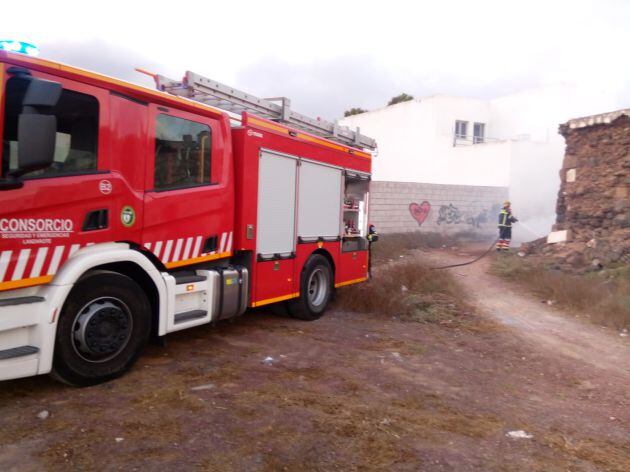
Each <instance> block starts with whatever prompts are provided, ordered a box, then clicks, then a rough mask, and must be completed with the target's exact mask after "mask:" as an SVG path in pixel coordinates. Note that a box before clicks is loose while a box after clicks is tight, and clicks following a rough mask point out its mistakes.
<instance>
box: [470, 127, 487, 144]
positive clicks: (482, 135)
mask: <svg viewBox="0 0 630 472" xmlns="http://www.w3.org/2000/svg"><path fill="white" fill-rule="evenodd" d="M485 139H486V124H485V123H475V125H474V127H473V144H477V143H483V142H484V141H485Z"/></svg>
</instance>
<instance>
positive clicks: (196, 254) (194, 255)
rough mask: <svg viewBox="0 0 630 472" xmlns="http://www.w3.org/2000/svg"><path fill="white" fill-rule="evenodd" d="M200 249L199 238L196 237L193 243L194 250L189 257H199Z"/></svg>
mask: <svg viewBox="0 0 630 472" xmlns="http://www.w3.org/2000/svg"><path fill="white" fill-rule="evenodd" d="M200 249H201V236H197V240H196V241H195V249H193V252H192V254H191V257H197V256H198V255H199V250H200Z"/></svg>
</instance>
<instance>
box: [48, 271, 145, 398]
mask: <svg viewBox="0 0 630 472" xmlns="http://www.w3.org/2000/svg"><path fill="white" fill-rule="evenodd" d="M150 334H151V306H150V304H149V300H148V299H147V296H146V294H145V293H144V291H143V290H142V288H140V286H139V285H138V284H137V283H136V282H134V281H133V280H132V279H131V278H129V277H127V276H126V275H122V274H118V273H116V272H110V271H105V270H99V271H93V272H89V273H88V274H86V275H85V276H84V277H83V278H81V279H80V280H79V281H78V282H77V284H76V285H75V286H74V288H73V289H72V291H71V292H70V295H69V296H68V299H67V300H66V303H65V304H64V306H63V309H62V310H61V314H60V316H59V323H58V324H57V336H56V338H55V353H54V358H53V370H52V373H51V374H52V376H53V377H55V378H56V379H58V380H61V381H62V382H65V383H67V384H70V385H74V386H79V387H83V386H88V385H95V384H99V383H102V382H106V381H108V380H111V379H114V378H116V377H119V376H120V375H122V374H123V373H125V372H126V371H127V370H128V369H129V368H130V367H131V366H132V365H133V363H134V362H135V360H136V359H137V358H138V356H139V355H140V352H141V351H142V349H143V348H144V346H145V345H146V344H147V342H148V340H149V336H150Z"/></svg>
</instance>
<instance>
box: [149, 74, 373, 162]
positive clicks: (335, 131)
mask: <svg viewBox="0 0 630 472" xmlns="http://www.w3.org/2000/svg"><path fill="white" fill-rule="evenodd" d="M138 71H139V72H143V73H146V72H144V71H142V70H138ZM150 75H152V76H153V78H154V79H155V84H156V86H157V88H158V90H161V91H163V92H168V93H171V94H173V95H177V96H180V97H185V98H189V99H192V100H195V101H198V102H201V103H204V104H206V105H210V106H213V107H215V108H220V109H222V110H225V111H227V112H230V113H235V114H240V113H241V112H243V111H246V112H250V113H253V114H255V115H258V116H260V117H261V118H266V119H269V120H273V121H276V122H278V123H283V124H286V125H289V126H292V127H294V128H297V129H300V130H302V131H306V132H308V133H312V134H314V135H317V136H321V137H323V138H327V139H330V140H332V141H336V142H338V143H341V144H345V145H346V146H354V147H359V148H364V149H370V150H374V149H376V141H375V140H374V139H372V138H369V137H367V136H365V135H363V134H361V133H360V130H359V128H357V129H356V131H353V130H351V129H350V128H348V127H347V126H340V125H338V124H337V123H333V122H330V121H326V120H322V119H319V118H310V117H308V116H306V115H302V114H301V113H297V112H295V111H293V110H291V100H289V99H288V98H286V97H276V98H258V97H255V96H254V95H251V94H249V93H246V92H242V91H240V90H237V89H235V88H234V87H229V86H227V85H224V84H222V83H220V82H217V81H216V80H212V79H208V78H207V77H203V76H201V75H199V74H196V73H194V72H190V71H186V75H185V76H184V79H183V80H181V81H178V80H172V79H169V78H167V77H164V76H162V75H158V74H150Z"/></svg>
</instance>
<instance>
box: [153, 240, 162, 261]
mask: <svg viewBox="0 0 630 472" xmlns="http://www.w3.org/2000/svg"><path fill="white" fill-rule="evenodd" d="M161 250H162V241H158V242H157V243H155V247H154V248H153V254H155V257H157V258H158V259H159V258H160V251H161Z"/></svg>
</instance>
